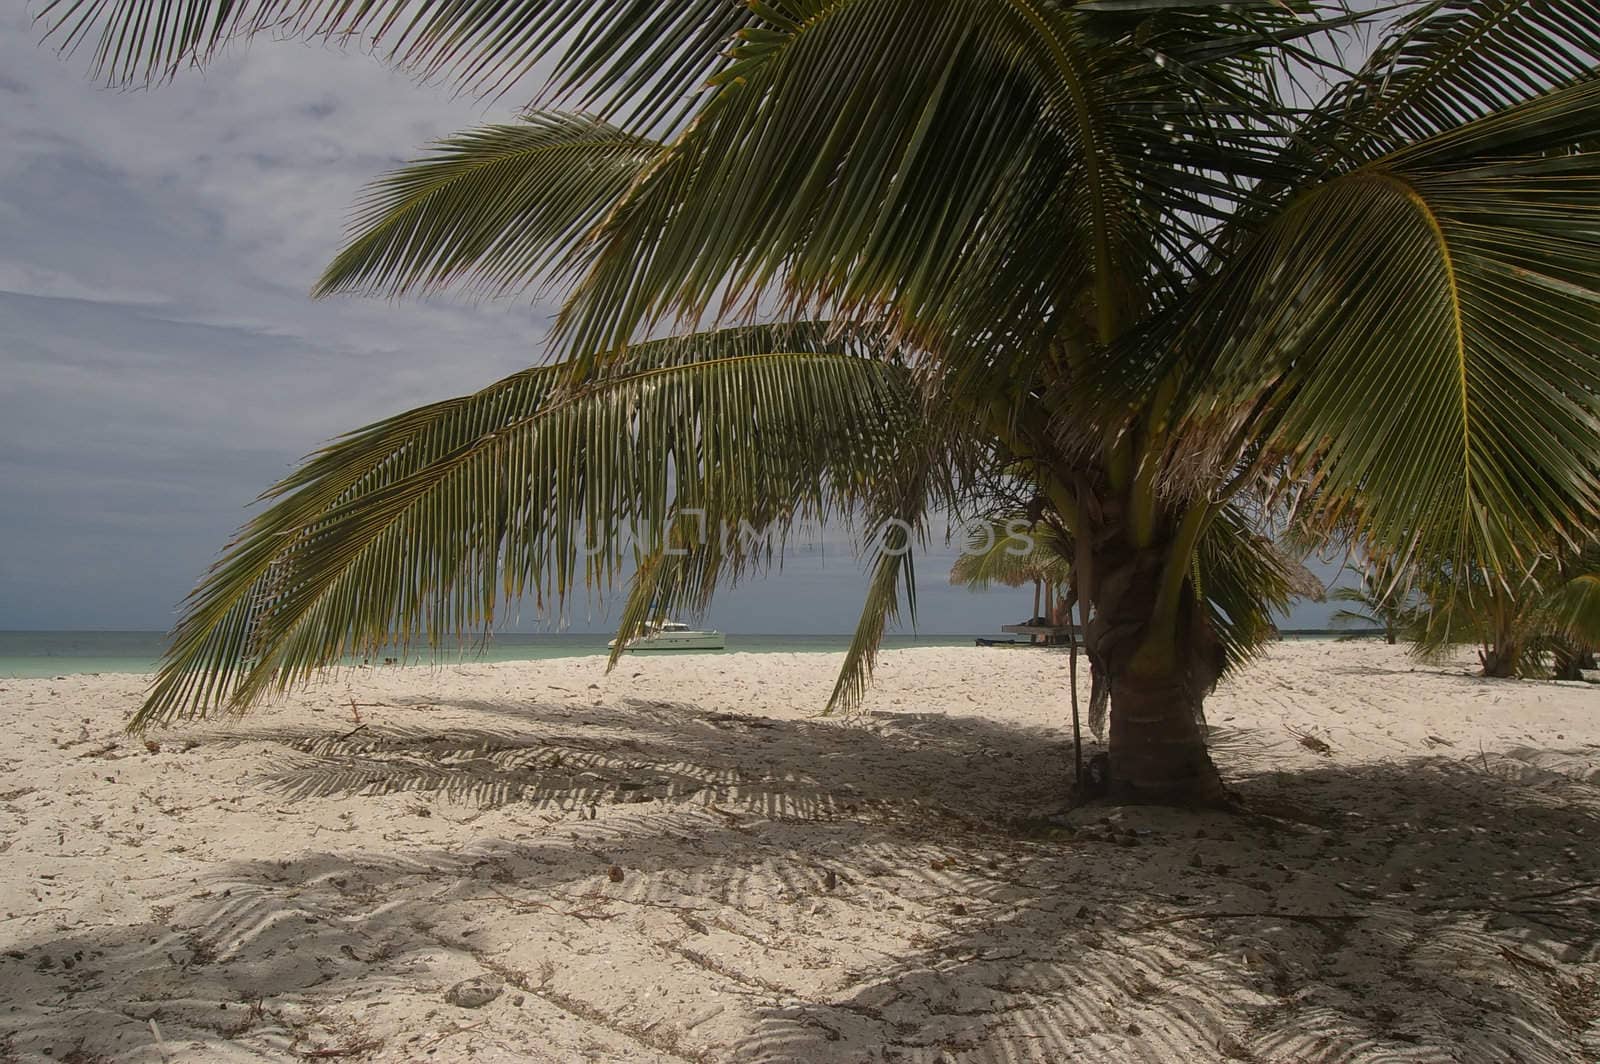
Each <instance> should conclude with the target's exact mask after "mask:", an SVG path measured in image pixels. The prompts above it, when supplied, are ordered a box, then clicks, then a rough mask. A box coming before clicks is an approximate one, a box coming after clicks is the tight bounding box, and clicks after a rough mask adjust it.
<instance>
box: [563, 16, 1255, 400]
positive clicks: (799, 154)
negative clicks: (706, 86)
mask: <svg viewBox="0 0 1600 1064" xmlns="http://www.w3.org/2000/svg"><path fill="white" fill-rule="evenodd" d="M759 10H760V11H761V12H762V14H763V17H764V18H766V19H768V21H767V22H766V23H765V24H763V25H762V26H761V27H759V28H754V27H753V28H750V29H747V30H746V31H744V33H743V35H742V38H741V43H740V45H739V46H738V47H737V48H736V49H734V51H733V53H732V55H733V61H732V63H731V64H730V66H729V68H728V69H727V70H726V71H724V72H723V73H722V74H721V75H719V77H718V78H717V79H716V82H715V86H714V89H713V93H712V95H711V96H709V97H708V98H707V99H706V101H705V103H704V106H703V107H702V108H701V110H700V112H699V113H698V114H697V116H696V118H695V120H694V122H693V123H692V124H690V125H689V126H688V127H687V128H686V130H685V131H684V132H683V134H682V135H681V136H679V137H676V138H675V139H674V140H673V141H672V143H671V146H670V149H669V151H668V152H667V153H666V155H665V156H664V157H663V158H662V160H661V161H660V163H659V165H658V166H656V167H655V168H653V169H652V170H651V171H650V172H649V173H648V174H647V175H646V176H645V178H644V179H642V180H641V181H640V183H639V185H638V186H637V187H636V188H635V189H634V190H633V191H632V192H631V193H630V194H629V196H628V197H627V199H626V201H625V202H624V203H623V204H622V205H621V206H620V207H619V209H618V210H617V212H616V213H615V214H614V215H613V216H612V217H611V219H610V220H609V221H608V223H607V225H606V227H605V228H604V229H603V230H602V231H601V232H600V234H599V239H600V241H601V242H602V243H603V244H604V250H603V251H602V252H601V254H600V256H599V258H598V259H597V261H596V266H595V269H594V271H593V272H592V273H591V275H590V276H589V277H588V278H586V280H585V281H584V283H583V284H582V285H581V286H580V287H579V288H578V289H577V290H576V292H575V297H574V300H573V301H572V302H571V303H570V304H569V305H568V307H567V308H566V309H565V311H564V313H563V318H562V326H561V328H562V339H563V343H564V344H565V345H566V347H567V349H569V350H571V351H573V352H588V351H594V352H603V351H609V350H613V349H615V348H616V347H617V346H618V345H619V344H622V343H625V342H626V341H627V340H629V339H630V338H632V337H633V336H636V335H638V334H639V333H641V332H642V331H648V330H650V329H652V328H654V327H656V326H657V325H658V324H659V323H661V322H664V321H675V322H700V321H703V320H707V319H708V318H709V319H712V320H716V319H719V318H722V317H723V316H724V315H728V314H736V313H739V312H740V311H743V310H747V309H749V308H750V307H752V306H754V305H757V304H758V303H759V302H760V301H761V300H763V299H765V300H767V301H768V304H767V305H772V304H774V303H775V304H777V305H780V306H781V307H782V308H783V310H782V313H784V314H786V315H802V314H808V313H813V312H820V311H823V310H825V311H826V312H827V313H828V314H829V315H831V316H834V317H845V316H848V317H852V318H859V319H872V320H881V319H882V318H885V317H887V318H889V319H890V320H891V321H892V322H893V323H894V324H895V325H896V326H897V327H898V328H900V329H902V330H903V331H904V334H905V335H908V336H911V337H913V338H930V340H931V338H937V343H936V344H935V343H931V342H930V346H933V347H935V348H937V349H938V350H939V351H940V352H943V353H945V354H946V357H950V356H949V353H951V352H956V351H967V350H969V348H968V347H967V346H966V345H967V344H973V345H977V346H974V347H972V348H970V350H973V351H977V350H979V349H981V350H982V352H983V357H985V358H989V359H1006V358H1013V359H1015V358H1019V357H1026V356H1030V355H1032V354H1034V353H1036V352H1037V351H1038V350H1039V347H1040V345H1041V341H1040V338H1041V337H1043V336H1048V335H1059V334H1060V333H1061V332H1063V331H1066V332H1068V333H1072V334H1082V333H1087V334H1088V335H1089V336H1091V337H1095V336H1099V337H1101V338H1104V337H1105V336H1106V335H1107V330H1108V329H1110V330H1111V331H1113V332H1114V331H1115V327H1116V323H1117V321H1118V320H1119V319H1123V318H1126V317H1128V316H1129V315H1132V314H1136V313H1138V312H1140V310H1141V309H1142V302H1143V299H1144V296H1143V294H1142V293H1143V290H1144V288H1145V287H1146V286H1147V284H1148V282H1149V281H1150V279H1151V278H1152V277H1155V276H1157V275H1161V276H1162V277H1163V278H1164V279H1165V280H1166V281H1168V282H1173V281H1174V279H1175V277H1176V276H1177V274H1176V273H1174V272H1173V271H1174V270H1177V269H1178V267H1175V266H1172V265H1170V263H1171V262H1172V261H1175V260H1178V259H1181V258H1182V257H1183V256H1184V255H1185V254H1187V252H1185V251H1184V250H1183V249H1184V248H1186V247H1188V246H1190V245H1192V244H1194V243H1196V242H1198V241H1201V240H1203V233H1204V230H1205V228H1206V227H1207V226H1209V225H1210V224H1212V216H1214V215H1215V214H1216V213H1217V212H1218V211H1219V210H1220V209H1221V205H1223V204H1225V203H1226V202H1227V201H1228V200H1229V199H1230V198H1232V197H1238V196H1241V195H1244V191H1243V190H1244V187H1245V186H1247V185H1248V184H1249V183H1250V182H1251V181H1254V180H1258V179H1260V177H1262V176H1263V175H1264V174H1265V173H1267V172H1269V170H1268V168H1269V167H1270V159H1271V156H1272V153H1271V151H1269V150H1268V148H1267V146H1266V144H1265V141H1263V140H1262V139H1261V138H1260V136H1259V134H1257V133H1255V132H1254V131H1253V128H1252V126H1251V123H1250V122H1249V121H1248V120H1247V116H1252V115H1259V114H1262V113H1267V112H1269V111H1270V110H1271V107H1270V98H1269V97H1268V96H1265V95H1263V94H1262V93H1261V92H1260V91H1259V90H1256V91H1254V92H1253V93H1252V92H1250V91H1248V90H1247V89H1246V88H1244V87H1242V86H1243V85H1244V84H1245V80H1244V79H1241V78H1234V79H1232V80H1228V79H1226V78H1224V76H1223V72H1222V66H1223V60H1221V59H1218V60H1216V61H1215V65H1216V67H1217V68H1218V69H1216V70H1211V69H1210V68H1209V67H1206V64H1205V63H1202V62H1200V61H1199V60H1197V61H1196V63H1195V67H1197V68H1199V67H1205V68H1206V69H1207V70H1208V71H1209V73H1210V76H1211V80H1212V81H1226V83H1227V84H1228V85H1229V86H1230V87H1231V90H1232V93H1233V96H1231V97H1230V99H1229V101H1228V102H1227V103H1226V104H1223V103H1219V101H1218V99H1217V95H1218V94H1217V93H1214V92H1211V91H1210V90H1209V89H1208V88H1207V87H1206V86H1207V85H1209V84H1211V82H1204V83H1196V82H1194V81H1193V80H1192V77H1191V75H1192V70H1190V68H1188V67H1186V68H1185V72H1184V73H1183V74H1182V75H1180V74H1178V73H1176V71H1177V69H1178V64H1176V63H1173V62H1171V61H1169V58H1168V56H1167V55H1166V54H1164V53H1161V52H1154V51H1150V50H1149V49H1148V48H1147V47H1146V46H1145V42H1144V39H1143V38H1142V37H1138V35H1137V34H1136V33H1134V32H1132V31H1131V30H1130V31H1129V32H1127V33H1126V35H1123V36H1118V37H1117V38H1115V39H1113V40H1109V41H1108V40H1106V39H1103V38H1101V37H1099V36H1096V33H1097V32H1098V30H1099V28H1100V23H1099V22H1098V21H1096V19H1094V18H1092V17H1090V16H1089V15H1079V14H1075V13H1074V12H1073V10H1072V9H1070V8H1059V7H1056V6H1054V5H1049V4H1040V3H1035V2H1033V0H961V2H954V0H953V2H950V3H941V4H936V5H928V4H925V3H922V2H921V0H847V2H842V3H831V4H820V3H807V4H799V3H795V4H788V5H784V6H783V8H782V9H781V10H780V9H779V8H777V7H776V6H774V7H768V6H766V5H762V6H761V7H760V8H759ZM785 12H788V14H785ZM1136 37H1138V39H1137V40H1136V39H1135V38H1136ZM1192 37H1193V35H1190V37H1189V38H1184V39H1183V40H1182V41H1179V40H1173V41H1171V42H1169V43H1170V45H1171V47H1172V48H1173V49H1174V51H1176V50H1177V49H1178V48H1179V46H1180V44H1192V43H1193V41H1192V39H1191V38H1192ZM1262 40H1263V41H1264V42H1265V43H1262V44H1261V45H1260V46H1261V47H1262V48H1267V47H1270V46H1271V43H1270V40H1269V39H1268V38H1265V37H1264V38H1262ZM886 101H888V102H886ZM1256 167H1261V168H1262V169H1261V170H1260V171H1257V170H1256V169H1255V168H1256ZM1180 272H1181V271H1180ZM996 337H1003V338H1006V340H1007V341H1009V342H1007V343H1004V344H998V345H997V344H993V343H984V342H983V341H985V340H990V341H992V340H993V339H994V338H996ZM1019 352H1020V353H1021V354H1020V355H1019V354H1018V353H1019ZM996 372H999V373H1002V374H1004V373H1006V372H1008V368H1007V366H1005V365H1002V366H1000V367H998V368H997V369H996Z"/></svg>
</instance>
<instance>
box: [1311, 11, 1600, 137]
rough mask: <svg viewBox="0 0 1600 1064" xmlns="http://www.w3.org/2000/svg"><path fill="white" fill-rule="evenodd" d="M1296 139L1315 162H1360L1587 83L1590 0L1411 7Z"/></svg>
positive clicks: (1594, 44) (1596, 51) (1596, 43)
mask: <svg viewBox="0 0 1600 1064" xmlns="http://www.w3.org/2000/svg"><path fill="white" fill-rule="evenodd" d="M1415 8H1416V10H1414V11H1413V12H1411V13H1410V14H1409V15H1408V16H1407V17H1406V18H1404V19H1403V20H1401V21H1400V22H1399V24H1398V25H1397V26H1396V27H1395V29H1394V31H1393V32H1392V33H1391V34H1390V36H1389V37H1388V39H1387V40H1386V41H1384V42H1383V43H1382V44H1381V45H1380V46H1379V47H1378V48H1377V49H1376V50H1374V51H1373V53H1372V55H1371V56H1370V57H1369V58H1368V60H1367V62H1366V65H1365V66H1364V67H1363V68H1362V70H1361V71H1360V73H1359V74H1358V75H1357V76H1356V77H1354V78H1351V79H1350V80H1348V81H1346V82H1344V83H1343V84H1341V85H1340V86H1339V87H1338V88H1336V89H1335V90H1334V91H1333V92H1332V93H1331V94H1330V96H1329V98H1328V99H1326V100H1324V101H1323V102H1322V104H1320V105H1319V106H1318V107H1317V108H1316V109H1315V111H1314V112H1313V116H1312V119H1311V121H1310V122H1309V123H1308V124H1307V126H1306V127H1305V129H1304V130H1303V131H1302V137H1303V138H1304V139H1305V140H1306V141H1308V142H1310V143H1311V144H1313V145H1315V146H1316V148H1317V149H1318V150H1319V153H1320V154H1321V156H1322V157H1323V158H1324V160H1328V161H1333V160H1337V161H1340V162H1343V163H1346V164H1348V163H1350V162H1355V163H1361V162H1366V161H1369V160H1371V159H1373V158H1376V157H1378V156H1380V155H1385V154H1388V153H1390V152H1394V151H1397V150H1399V149H1401V148H1403V147H1404V146H1406V145H1408V144H1412V143H1415V142H1417V141H1421V140H1424V139H1426V138H1428V137H1432V136H1434V135H1436V134H1439V133H1444V132H1447V131H1449V130H1452V129H1455V128H1457V127H1459V126H1462V125H1465V124H1468V123H1470V122H1473V121H1475V120H1477V119H1480V118H1483V117H1486V116H1488V115H1490V114H1493V113H1495V112H1497V111H1502V110H1505V109H1507V108H1510V107H1514V106H1516V105H1518V104H1522V103H1525V102H1527V101H1529V100H1532V99H1536V98H1537V97H1539V96H1541V95H1543V94H1545V93H1547V92H1549V91H1551V90H1553V89H1559V88H1563V87H1566V86H1570V85H1572V84H1574V83H1577V82H1582V81H1589V80H1593V78H1594V72H1595V65H1596V64H1597V63H1600V7H1597V6H1596V5H1595V4H1594V3H1592V2H1591V0H1431V2H1429V3H1422V4H1417V5H1415Z"/></svg>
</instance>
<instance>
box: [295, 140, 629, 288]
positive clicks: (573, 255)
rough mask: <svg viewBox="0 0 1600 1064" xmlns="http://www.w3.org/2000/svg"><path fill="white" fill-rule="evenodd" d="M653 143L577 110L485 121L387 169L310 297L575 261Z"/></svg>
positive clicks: (524, 275) (508, 278) (526, 275)
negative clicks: (491, 122) (516, 120)
mask: <svg viewBox="0 0 1600 1064" xmlns="http://www.w3.org/2000/svg"><path fill="white" fill-rule="evenodd" d="M660 150H661V146H660V145H659V144H657V143H656V142H654V141H652V140H649V139H647V138H644V137H636V136H633V135H632V134H629V133H626V132H624V131H623V130H621V129H619V128H617V127H616V126H613V125H610V124H608V123H606V122H603V121H601V120H599V119H596V118H592V117H589V116H586V115H571V114H563V113H561V112H553V111H544V112H535V113H532V114H529V115H526V116H524V118H523V120H522V122H520V123H519V124H517V125H493V126H482V127H479V128H477V129H473V130H469V131H467V132H465V133H460V134H457V135H455V136H453V137H450V138H448V139H446V140H444V141H441V142H440V143H439V144H438V145H437V146H436V147H435V149H434V151H433V153H432V154H431V155H429V156H426V157H424V158H422V159H420V160H418V161H416V162H413V163H409V164H407V165H406V166H404V167H402V168H400V169H398V170H395V171H394V172H392V173H390V174H387V175H385V176H384V177H382V178H380V179H379V180H378V181H377V182H375V183H374V184H373V185H372V187H371V188H369V189H368V190H367V192H366V194H365V195H364V196H363V198H362V200H361V202H360V203H359V205H358V207H357V211H356V217H355V223H354V226H353V233H352V237H351V240H350V243H349V244H348V245H346V247H345V248H344V249H343V250H342V251H341V252H340V253H339V256H338V257H337V258H336V259H334V261H333V263H332V265H330V266H329V267H328V269H327V271H326V272H325V273H324V274H323V275H322V278H321V280H319V281H318V282H317V287H316V294H317V295H328V294H330V293H334V292H348V291H358V290H359V291H368V292H376V293H380V294H383V295H389V296H396V295H401V294H403V293H406V292H410V291H413V290H423V291H426V290H429V289H433V288H437V287H440V286H443V285H447V284H451V283H453V282H457V281H463V280H464V281H466V282H468V283H469V284H471V285H473V286H475V287H476V288H478V289H479V290H480V291H483V292H485V293H487V294H491V295H493V294H501V293H504V292H506V291H509V290H512V289H516V288H520V287H522V286H525V285H528V284H531V283H533V282H534V281H536V280H539V279H541V278H542V279H543V280H545V281H546V282H547V283H554V282H556V281H558V280H559V279H560V277H561V276H563V275H564V274H566V273H568V272H570V271H572V270H573V269H576V268H578V267H580V266H581V265H582V264H583V261H584V260H583V257H582V251H583V248H584V246H585V245H584V241H583V238H584V237H585V236H586V235H587V233H588V231H589V230H590V229H591V228H593V227H594V226H595V225H596V224H597V223H598V222H599V221H600V220H601V219H602V218H603V217H604V216H605V214H606V213H607V212H608V211H610V210H611V208H612V207H613V206H614V205H615V204H616V202H617V201H618V200H619V199H621V198H622V195H623V193H624V192H626V191H627V190H628V188H629V186H630V185H631V184H632V183H633V182H634V181H635V180H636V179H637V178H638V176H639V174H640V172H641V171H642V170H643V169H644V167H645V166H646V165H648V164H649V162H650V161H651V160H652V159H653V158H654V157H655V156H656V154H657V153H658V152H659V151H660Z"/></svg>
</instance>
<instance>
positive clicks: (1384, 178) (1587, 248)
mask: <svg viewBox="0 0 1600 1064" xmlns="http://www.w3.org/2000/svg"><path fill="white" fill-rule="evenodd" d="M1597 127H1600V82H1586V83H1583V84H1580V85H1576V86H1573V87H1571V88H1568V89H1563V90H1559V91H1557V92H1553V93H1550V94H1547V95H1545V96H1542V97H1540V98H1538V99H1537V100H1535V101H1533V102H1532V103H1528V104H1524V105H1522V106H1520V107H1517V108H1513V109H1510V110H1508V111H1504V112H1499V113H1496V114H1495V115H1493V116H1491V117H1489V118H1484V119H1480V120H1478V121H1475V122H1473V123H1470V124H1468V125H1466V126H1463V127H1461V128H1459V129H1453V130H1451V131H1449V132H1447V133H1443V134H1440V135H1439V136H1436V137H1433V138H1430V139H1429V140H1427V141H1423V142H1421V143H1419V144H1416V145H1412V146H1409V147H1407V148H1405V149H1404V150H1402V151H1400V152H1396V153H1394V154H1392V155H1389V156H1385V157H1384V158H1383V159H1380V160H1378V161H1377V162H1374V163H1372V164H1370V165H1367V166H1364V167H1361V168H1359V169H1357V170H1353V171H1351V172H1349V173H1348V174H1344V175H1340V176H1338V177H1335V178H1333V179H1331V180H1329V181H1327V182H1324V183H1322V184H1320V185H1318V186H1316V187H1314V188H1311V189H1309V190H1307V191H1305V192H1303V193H1301V194H1300V195H1299V196H1297V197H1296V198H1295V199H1294V200H1292V201H1291V203H1290V204H1289V206H1288V207H1287V208H1286V209H1285V210H1284V211H1283V212H1282V213H1281V214H1280V215H1279V216H1278V217H1277V218H1276V219H1274V220H1273V221H1272V222H1271V223H1270V224H1269V225H1267V226H1266V227H1265V229H1264V230H1263V231H1262V233H1261V234H1259V235H1258V237H1257V238H1256V239H1255V240H1254V241H1253V243H1252V245H1251V246H1250V247H1249V248H1248V250H1246V251H1244V252H1243V253H1241V254H1240V255H1239V257H1238V258H1237V259H1236V260H1235V261H1234V262H1233V263H1231V264H1230V265H1229V267H1228V268H1227V269H1226V270H1225V271H1223V273H1222V274H1220V275H1219V278H1218V283H1217V286H1216V288H1215V289H1214V293H1215V297H1214V301H1213V302H1211V303H1210V304H1209V305H1207V306H1206V309H1205V311H1204V312H1203V314H1202V318H1201V321H1200V324H1199V325H1197V326H1196V327H1195V328H1194V329H1193V331H1192V332H1190V333H1189V334H1188V339H1189V341H1190V343H1191V345H1192V346H1191V347H1190V350H1204V351H1208V352H1210V356H1209V357H1211V359H1212V361H1210V363H1209V364H1207V365H1205V366H1204V372H1205V373H1207V374H1210V375H1211V376H1210V378H1209V379H1207V380H1205V382H1204V384H1203V385H1201V384H1197V385H1195V386H1194V387H1193V388H1192V389H1191V393H1190V394H1192V395H1194V396H1195V397H1196V400H1197V402H1196V404H1195V405H1194V407H1193V408H1192V411H1191V417H1192V419H1193V420H1192V422H1191V423H1192V424H1193V425H1203V426H1206V428H1204V429H1203V430H1198V431H1200V432H1201V434H1202V435H1204V434H1205V433H1206V432H1215V431H1216V430H1217V429H1218V427H1219V426H1240V427H1242V435H1243V437H1244V438H1254V439H1256V440H1259V441H1262V444H1263V445H1264V446H1266V447H1267V448H1268V449H1269V450H1271V451H1273V452H1275V453H1278V454H1282V455H1285V456H1291V457H1292V458H1293V465H1294V468H1295V470H1296V472H1297V473H1298V474H1299V475H1301V476H1303V477H1306V478H1310V479H1312V480H1313V481H1314V483H1315V484H1316V486H1317V496H1318V500H1319V506H1320V508H1321V509H1320V516H1321V518H1322V522H1323V524H1324V525H1325V526H1327V525H1331V524H1332V523H1334V522H1335V521H1337V520H1338V518H1339V517H1340V515H1341V514H1345V513H1348V512H1349V511H1350V510H1351V509H1352V508H1354V507H1357V506H1358V504H1359V510H1360V517H1359V520H1360V522H1361V526H1362V529H1363V531H1364V533H1365V535H1366V537H1367V538H1368V539H1369V541H1370V542H1371V543H1372V544H1373V545H1374V546H1375V547H1377V548H1379V549H1381V550H1382V551H1384V552H1386V553H1389V554H1394V555H1397V556H1401V557H1404V556H1406V555H1407V554H1408V553H1410V552H1416V551H1420V552H1421V553H1422V555H1423V556H1426V557H1439V558H1455V559H1458V560H1469V559H1470V560H1476V561H1479V562H1481V563H1483V564H1485V565H1488V566H1490V567H1491V568H1497V569H1506V570H1507V571H1514V570H1516V569H1517V567H1518V566H1519V565H1520V564H1521V562H1519V558H1521V556H1522V554H1523V552H1524V549H1525V548H1526V547H1527V546H1528V545H1538V544H1548V543H1550V542H1551V541H1552V539H1556V538H1560V537H1568V538H1569V539H1577V538H1582V537H1586V534H1587V533H1586V529H1587V527H1589V525H1590V524H1591V523H1592V521H1593V520H1594V518H1595V516H1596V514H1597V513H1600V489H1597V483H1596V481H1595V477H1594V471H1595V469H1596V468H1600V153H1595V152H1588V151H1584V150H1581V149H1580V148H1577V147H1575V145H1577V144H1578V143H1579V142H1581V141H1582V139H1583V138H1584V137H1586V136H1591V135H1592V131H1593V129H1595V128H1597ZM1205 314H1209V315H1211V316H1210V317H1205V316H1204V315H1205ZM1200 361H1201V362H1202V363H1204V362H1205V357H1202V358H1201V359H1200ZM1218 435H1219V438H1227V439H1237V438H1239V437H1238V436H1236V435H1230V433H1229V432H1221V433H1219V434H1218ZM1177 438H1179V439H1181V440H1184V445H1185V446H1188V445H1190V444H1192V442H1193V437H1185V436H1182V435H1181V434H1180V435H1179V436H1178V437H1177ZM1231 453H1232V452H1228V451H1225V452H1224V455H1225V456H1224V457H1223V458H1221V459H1219V461H1220V462H1222V463H1225V464H1227V463H1231V462H1232V461H1233V460H1234V459H1233V458H1232V457H1231ZM1535 549H1537V548H1535Z"/></svg>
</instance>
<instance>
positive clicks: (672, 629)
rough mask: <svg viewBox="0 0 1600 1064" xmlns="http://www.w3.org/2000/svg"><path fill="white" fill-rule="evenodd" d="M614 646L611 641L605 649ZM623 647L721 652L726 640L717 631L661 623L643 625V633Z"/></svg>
mask: <svg viewBox="0 0 1600 1064" xmlns="http://www.w3.org/2000/svg"><path fill="white" fill-rule="evenodd" d="M616 645H617V641H616V640H615V639H613V640H612V641H611V642H609V643H607V644H606V647H607V649H612V648H615V647H616ZM625 646H626V647H627V649H629V650H721V649H723V648H724V647H726V646H727V640H726V639H725V638H724V637H723V635H722V633H721V632H718V631H707V630H704V629H700V628H690V627H689V626H688V625H686V624H683V623H681V622H679V621H662V622H661V623H660V624H647V625H645V626H644V631H642V632H640V633H639V634H638V635H636V636H634V637H633V638H632V639H629V640H628V641H627V643H626V644H625Z"/></svg>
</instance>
